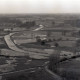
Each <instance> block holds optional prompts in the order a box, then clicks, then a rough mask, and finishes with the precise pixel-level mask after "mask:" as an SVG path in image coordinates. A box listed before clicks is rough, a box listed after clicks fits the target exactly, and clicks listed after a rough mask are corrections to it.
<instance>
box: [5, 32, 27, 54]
mask: <svg viewBox="0 0 80 80" xmlns="http://www.w3.org/2000/svg"><path fill="white" fill-rule="evenodd" d="M13 34H15V33H10V34H9V35H5V36H4V39H5V41H6V43H7V45H8V47H9V48H10V49H12V50H14V51H18V52H23V53H26V51H24V50H21V49H19V48H18V47H16V45H15V44H14V42H13V41H12V40H11V38H10V36H12V35H13Z"/></svg>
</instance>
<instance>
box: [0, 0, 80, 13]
mask: <svg viewBox="0 0 80 80" xmlns="http://www.w3.org/2000/svg"><path fill="white" fill-rule="evenodd" d="M0 13H1V14H2V13H4V14H5V13H80V0H0Z"/></svg>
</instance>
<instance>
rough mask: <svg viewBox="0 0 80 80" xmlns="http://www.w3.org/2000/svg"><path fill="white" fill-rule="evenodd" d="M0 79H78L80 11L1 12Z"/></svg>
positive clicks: (79, 63)
mask: <svg viewBox="0 0 80 80" xmlns="http://www.w3.org/2000/svg"><path fill="white" fill-rule="evenodd" d="M0 80H80V14H11V15H10V14H1V15H0Z"/></svg>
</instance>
